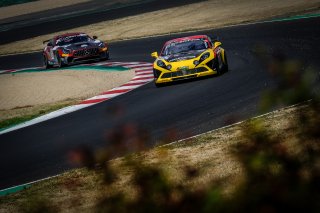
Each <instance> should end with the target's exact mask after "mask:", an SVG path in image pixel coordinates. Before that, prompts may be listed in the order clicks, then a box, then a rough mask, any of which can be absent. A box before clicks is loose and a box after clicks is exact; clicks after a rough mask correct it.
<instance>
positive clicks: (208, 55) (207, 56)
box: [200, 52, 210, 61]
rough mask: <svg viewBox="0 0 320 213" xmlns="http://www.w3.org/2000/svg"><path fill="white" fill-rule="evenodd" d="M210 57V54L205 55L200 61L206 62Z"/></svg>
mask: <svg viewBox="0 0 320 213" xmlns="http://www.w3.org/2000/svg"><path fill="white" fill-rule="evenodd" d="M209 57H210V53H208V52H207V53H205V54H203V55H202V56H201V57H200V61H204V60H206V59H207V58H209Z"/></svg>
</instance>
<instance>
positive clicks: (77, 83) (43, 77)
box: [0, 70, 135, 121]
mask: <svg viewBox="0 0 320 213" xmlns="http://www.w3.org/2000/svg"><path fill="white" fill-rule="evenodd" d="M134 74H135V73H134V71H130V70H129V71H121V72H117V71H114V70H113V71H110V72H99V71H93V70H81V71H77V70H74V71H73V70H57V71H52V72H36V73H19V74H2V75H0V121H2V120H5V119H9V118H12V117H16V116H20V115H24V114H28V113H32V112H33V111H34V109H38V110H41V108H42V107H41V106H47V105H53V104H55V103H65V102H71V103H72V102H74V101H80V100H84V99H86V98H90V97H92V96H95V95H97V94H99V93H102V92H104V91H107V90H109V89H112V88H115V87H117V86H119V85H122V84H124V83H126V82H128V81H130V80H131V79H132V78H133V77H134Z"/></svg>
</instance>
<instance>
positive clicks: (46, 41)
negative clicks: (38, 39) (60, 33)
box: [42, 39, 50, 44]
mask: <svg viewBox="0 0 320 213" xmlns="http://www.w3.org/2000/svg"><path fill="white" fill-rule="evenodd" d="M49 41H50V39H49V40H45V41H43V42H42V44H45V43H48V42H49Z"/></svg>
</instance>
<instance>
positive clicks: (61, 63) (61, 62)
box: [56, 54, 66, 68]
mask: <svg viewBox="0 0 320 213" xmlns="http://www.w3.org/2000/svg"><path fill="white" fill-rule="evenodd" d="M56 57H57V67H58V68H62V67H64V66H65V65H66V64H64V62H63V61H62V60H61V57H60V55H59V54H56Z"/></svg>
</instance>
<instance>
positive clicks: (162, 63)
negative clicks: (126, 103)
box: [157, 60, 166, 68]
mask: <svg viewBox="0 0 320 213" xmlns="http://www.w3.org/2000/svg"><path fill="white" fill-rule="evenodd" d="M157 65H158V66H159V67H162V68H166V64H165V63H164V62H163V61H161V60H158V61H157Z"/></svg>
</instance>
